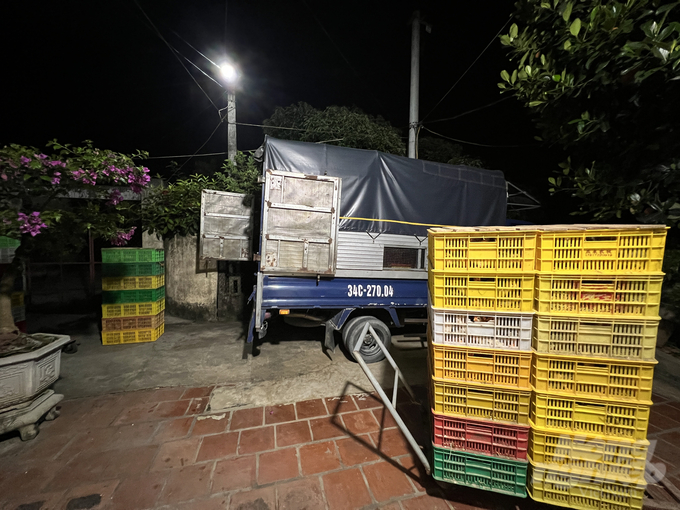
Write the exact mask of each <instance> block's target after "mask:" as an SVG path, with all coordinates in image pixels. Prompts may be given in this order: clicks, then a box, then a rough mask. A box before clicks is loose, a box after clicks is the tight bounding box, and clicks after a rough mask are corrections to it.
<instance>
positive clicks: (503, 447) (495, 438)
mask: <svg viewBox="0 0 680 510" xmlns="http://www.w3.org/2000/svg"><path fill="white" fill-rule="evenodd" d="M432 421H433V425H434V433H433V434H432V437H433V442H434V444H435V446H440V447H442V448H450V449H453V450H463V451H467V452H473V453H479V454H482V455H490V456H493V457H504V458H507V459H515V460H527V446H528V444H529V430H530V427H521V426H513V425H505V424H500V423H497V422H485V421H480V420H467V419H464V418H451V417H449V416H442V415H440V414H436V413H435V412H434V411H433V412H432Z"/></svg>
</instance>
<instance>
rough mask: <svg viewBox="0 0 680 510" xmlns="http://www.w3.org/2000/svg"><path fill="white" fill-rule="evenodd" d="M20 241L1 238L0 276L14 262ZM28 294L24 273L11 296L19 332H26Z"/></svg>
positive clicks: (15, 322) (15, 282)
mask: <svg viewBox="0 0 680 510" xmlns="http://www.w3.org/2000/svg"><path fill="white" fill-rule="evenodd" d="M19 244H20V241H19V240H18V239H12V238H10V237H5V236H0V276H2V274H3V273H4V272H5V269H6V268H7V267H9V265H10V264H11V263H12V260H14V252H15V251H16V249H17V248H18V247H19ZM25 292H26V278H25V275H24V274H23V273H22V274H21V276H19V277H18V278H17V279H16V280H15V281H14V289H13V292H12V296H11V303H12V305H11V306H12V317H13V318H14V324H16V326H17V327H18V328H19V330H21V331H23V332H24V333H25V332H26V305H25V302H24V294H25Z"/></svg>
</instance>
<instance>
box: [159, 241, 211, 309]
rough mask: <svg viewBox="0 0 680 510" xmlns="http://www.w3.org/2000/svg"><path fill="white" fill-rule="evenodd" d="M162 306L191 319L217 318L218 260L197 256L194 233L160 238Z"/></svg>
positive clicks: (196, 243) (196, 242)
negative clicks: (163, 260) (163, 269)
mask: <svg viewBox="0 0 680 510" xmlns="http://www.w3.org/2000/svg"><path fill="white" fill-rule="evenodd" d="M163 244H164V247H165V309H166V311H167V312H168V314H170V315H174V316H176V317H181V318H183V319H191V320H207V321H214V320H217V285H218V273H217V263H216V262H214V261H206V260H200V259H199V258H198V241H197V238H196V236H187V237H179V236H176V237H174V238H173V239H166V240H164V241H163Z"/></svg>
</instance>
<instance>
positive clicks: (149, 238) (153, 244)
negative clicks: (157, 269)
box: [142, 232, 164, 250]
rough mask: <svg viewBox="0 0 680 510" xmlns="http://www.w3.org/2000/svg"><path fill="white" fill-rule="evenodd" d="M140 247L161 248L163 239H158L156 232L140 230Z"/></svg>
mask: <svg viewBox="0 0 680 510" xmlns="http://www.w3.org/2000/svg"><path fill="white" fill-rule="evenodd" d="M142 248H156V249H159V250H162V249H163V248H164V246H163V239H158V238H157V237H156V234H149V233H148V232H142Z"/></svg>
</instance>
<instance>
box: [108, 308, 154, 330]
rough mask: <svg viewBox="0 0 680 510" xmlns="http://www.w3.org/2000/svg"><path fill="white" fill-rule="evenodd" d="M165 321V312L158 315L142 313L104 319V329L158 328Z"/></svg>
mask: <svg viewBox="0 0 680 510" xmlns="http://www.w3.org/2000/svg"><path fill="white" fill-rule="evenodd" d="M164 322H165V312H161V313H159V314H158V315H141V316H137V317H118V318H116V319H102V331H123V330H130V329H156V328H157V327H158V326H160V325H161V324H163V323H164Z"/></svg>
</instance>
